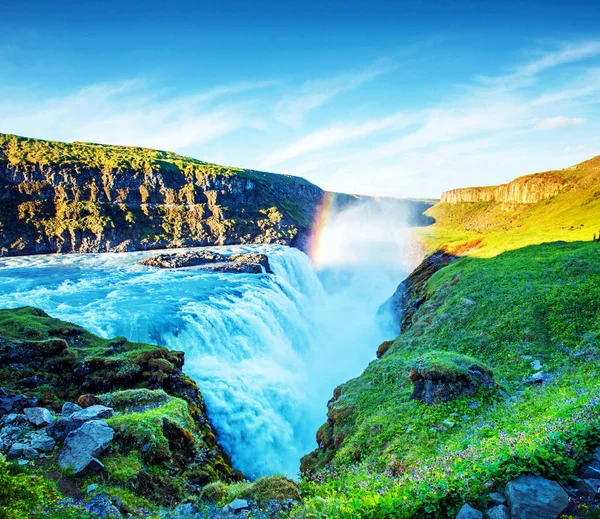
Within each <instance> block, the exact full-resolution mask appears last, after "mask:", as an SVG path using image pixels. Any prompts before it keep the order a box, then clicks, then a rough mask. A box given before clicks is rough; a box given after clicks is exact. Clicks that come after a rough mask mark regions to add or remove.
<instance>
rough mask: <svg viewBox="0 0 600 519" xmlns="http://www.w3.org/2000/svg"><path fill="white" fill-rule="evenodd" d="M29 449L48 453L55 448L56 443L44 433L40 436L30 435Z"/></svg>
mask: <svg viewBox="0 0 600 519" xmlns="http://www.w3.org/2000/svg"><path fill="white" fill-rule="evenodd" d="M30 443H31V447H33V448H34V449H35V450H36V451H40V452H50V451H52V450H53V449H54V447H56V442H55V441H54V439H53V438H51V437H50V436H48V434H47V433H46V431H41V432H40V434H34V435H32V437H31V439H30Z"/></svg>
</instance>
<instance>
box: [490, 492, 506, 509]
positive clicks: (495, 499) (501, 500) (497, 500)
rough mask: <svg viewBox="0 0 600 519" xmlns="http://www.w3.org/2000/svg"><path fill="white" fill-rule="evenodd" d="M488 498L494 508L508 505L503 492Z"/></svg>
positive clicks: (494, 493) (493, 493)
mask: <svg viewBox="0 0 600 519" xmlns="http://www.w3.org/2000/svg"><path fill="white" fill-rule="evenodd" d="M488 497H489V498H490V504H491V505H492V506H497V505H504V504H506V497H504V494H503V493H502V492H492V493H491V494H490V495H489V496H488Z"/></svg>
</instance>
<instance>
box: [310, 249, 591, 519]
mask: <svg viewBox="0 0 600 519" xmlns="http://www.w3.org/2000/svg"><path fill="white" fill-rule="evenodd" d="M425 288H426V294H427V296H426V297H427V301H426V302H425V303H424V304H423V305H422V306H421V307H420V308H419V310H418V311H417V313H416V314H415V315H414V316H413V319H412V326H411V327H410V328H409V330H408V331H406V332H405V333H403V334H402V335H400V336H399V337H398V338H397V339H396V340H395V341H394V343H393V345H392V346H391V347H390V348H389V349H388V351H387V352H386V353H385V354H384V355H383V357H382V358H381V359H380V360H376V361H373V362H372V363H371V364H370V365H369V367H368V368H367V369H366V370H365V372H364V373H363V374H362V375H361V376H360V377H358V378H356V379H353V380H351V381H349V382H347V383H346V384H344V385H342V386H341V387H339V388H338V389H337V390H336V392H335V393H334V399H333V400H332V401H331V402H330V404H329V413H328V415H329V420H328V423H327V424H325V425H324V426H323V427H322V428H321V429H320V430H319V433H318V436H317V438H318V440H319V443H320V445H321V448H320V449H318V450H317V451H315V452H314V453H312V454H311V455H309V456H307V457H306V458H305V459H304V460H303V466H304V469H305V480H304V484H303V486H304V491H305V493H306V495H307V509H308V510H310V511H311V512H313V513H315V514H316V516H317V517H347V518H351V517H377V518H385V517H405V518H409V517H454V515H453V514H456V512H457V511H458V509H459V508H460V506H461V505H462V503H463V502H464V501H465V500H466V501H468V502H470V503H471V504H474V505H477V504H481V501H480V500H483V499H484V498H485V496H486V495H487V494H488V493H489V492H490V491H491V490H493V489H497V488H500V487H501V486H502V485H503V484H504V483H506V482H507V481H508V480H510V479H513V478H514V477H516V476H517V475H518V474H519V473H521V472H526V471H531V472H534V473H538V474H543V475H545V476H548V477H552V478H554V479H561V480H564V479H567V478H568V477H569V476H570V475H573V474H574V472H575V470H576V468H577V465H578V463H580V462H581V461H582V460H583V459H584V458H585V457H586V455H587V453H589V452H590V449H592V448H593V447H595V446H596V445H597V444H598V443H600V437H599V436H598V434H597V431H598V428H599V427H600V415H599V412H600V403H599V402H600V400H599V399H598V398H599V397H600V393H599V391H598V384H599V383H600V369H599V367H598V366H599V365H598V359H599V357H598V356H599V355H600V350H599V349H598V347H599V340H600V321H599V320H598V313H599V312H600V243H591V242H587V243H582V242H575V243H549V244H544V245H537V246H529V247H525V248H522V249H519V250H515V251H511V252H505V253H503V254H500V255H498V256H496V257H495V258H492V259H479V258H469V257H467V258H462V259H460V260H459V261H456V262H454V263H452V264H451V265H450V266H447V267H445V268H443V269H442V270H440V271H439V272H438V273H436V274H434V276H433V277H432V278H431V279H430V280H429V281H428V282H427V283H426V287H425ZM456 354H461V355H468V356H471V357H474V358H475V359H477V360H478V361H480V362H483V363H484V364H485V365H487V367H489V368H490V369H491V370H492V371H493V373H494V376H495V380H496V382H497V383H498V384H499V387H498V388H497V390H489V391H488V390H481V391H480V392H479V393H478V394H477V395H476V396H466V397H462V398H459V399H457V400H454V401H450V402H445V403H438V404H436V405H432V406H430V405H427V404H424V403H423V402H420V401H418V400H410V395H411V392H412V384H411V382H410V380H409V374H410V371H411V367H414V366H415V364H416V363H418V362H423V360H420V359H423V356H424V355H425V356H426V357H425V359H429V360H428V361H429V362H431V359H432V358H433V360H434V361H435V363H436V364H437V366H436V369H438V370H439V369H442V370H443V369H450V368H451V367H452V366H454V365H455V363H454V362H453V361H452V358H453V356H455V355H456ZM449 359H450V362H449ZM535 360H537V361H539V362H540V363H541V365H542V370H543V373H544V374H545V375H544V377H545V378H544V382H543V384H532V383H529V381H528V378H529V377H531V376H532V375H533V374H534V370H533V369H532V365H531V364H532V362H533V361H535ZM440 366H441V367H440ZM444 366H450V368H444ZM335 445H338V447H337V448H335ZM305 517H311V516H310V515H308V514H307V515H305Z"/></svg>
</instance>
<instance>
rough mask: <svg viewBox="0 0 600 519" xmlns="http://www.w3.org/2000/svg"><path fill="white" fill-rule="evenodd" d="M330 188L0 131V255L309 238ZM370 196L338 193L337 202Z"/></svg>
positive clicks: (299, 242)
mask: <svg viewBox="0 0 600 519" xmlns="http://www.w3.org/2000/svg"><path fill="white" fill-rule="evenodd" d="M326 194H327V193H326V192H325V191H323V190H322V189H321V188H319V187H318V186H316V185H314V184H312V183H310V182H309V181H307V180H305V179H303V178H300V177H294V176H289V175H276V174H273V173H265V172H261V171H253V170H248V169H241V168H233V167H225V166H219V165H216V164H210V163H206V162H202V161H200V160H197V159H193V158H189V157H183V156H181V155H177V154H175V153H172V152H168V151H160V150H153V149H148V148H140V147H129V146H109V145H103V144H94V143H85V142H74V143H71V144H68V143H62V142H53V141H45V140H40V139H29V138H25V137H19V136H16V135H7V134H0V255H19V254H41V253H50V252H108V251H131V250H140V249H157V248H169V247H194V246H205V245H228V244H242V243H282V244H287V245H292V246H297V247H299V248H304V247H305V244H306V238H307V236H308V235H309V233H310V230H311V226H312V225H313V221H314V218H315V213H316V210H317V208H318V207H319V206H320V205H321V203H322V202H323V201H324V197H325V196H326ZM367 198H368V197H360V196H356V195H344V194H339V196H336V197H335V199H336V204H338V207H343V206H345V205H347V204H352V203H357V202H360V201H363V200H365V199H367ZM371 200H375V201H377V200H378V199H371ZM385 200H387V201H388V202H389V200H392V199H385ZM393 200H394V203H397V204H402V205H404V206H405V207H406V208H407V210H408V213H409V215H410V216H411V218H410V219H411V221H412V223H413V224H417V225H418V224H421V223H427V222H428V221H429V220H428V219H427V218H426V217H423V215H422V213H423V212H424V211H425V210H426V209H427V208H428V207H430V206H431V205H432V204H431V203H428V202H426V201H411V200H398V199H393Z"/></svg>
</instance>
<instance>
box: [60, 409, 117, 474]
mask: <svg viewBox="0 0 600 519" xmlns="http://www.w3.org/2000/svg"><path fill="white" fill-rule="evenodd" d="M114 436H115V433H114V431H113V430H112V429H111V428H110V427H109V426H108V425H107V424H106V422H103V421H102V420H93V421H91V422H86V423H84V424H83V425H82V426H81V427H80V428H79V429H76V430H75V431H71V432H70V433H69V435H68V436H67V437H66V439H65V443H64V446H63V449H62V451H61V453H60V455H59V457H58V465H59V466H60V467H61V468H63V469H68V468H70V469H72V470H73V472H74V473H75V474H79V473H80V472H83V471H84V470H85V469H87V468H90V469H92V470H93V469H97V468H101V467H102V466H103V465H102V463H100V461H99V460H98V459H97V457H98V456H100V454H102V453H103V452H104V451H105V450H106V448H107V447H108V446H109V444H110V442H111V441H112V439H113V438H114Z"/></svg>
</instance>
